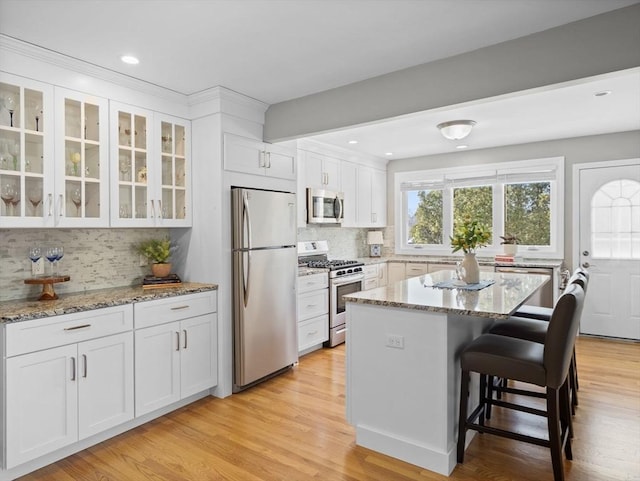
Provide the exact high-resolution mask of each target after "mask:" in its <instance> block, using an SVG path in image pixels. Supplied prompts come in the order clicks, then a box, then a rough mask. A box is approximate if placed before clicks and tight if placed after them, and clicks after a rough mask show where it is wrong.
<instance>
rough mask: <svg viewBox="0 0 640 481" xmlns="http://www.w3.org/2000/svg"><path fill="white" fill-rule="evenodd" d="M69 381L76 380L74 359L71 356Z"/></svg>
mask: <svg viewBox="0 0 640 481" xmlns="http://www.w3.org/2000/svg"><path fill="white" fill-rule="evenodd" d="M71 380H72V381H75V380H76V358H75V357H73V356H71Z"/></svg>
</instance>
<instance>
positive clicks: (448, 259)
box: [357, 256, 562, 269]
mask: <svg viewBox="0 0 640 481" xmlns="http://www.w3.org/2000/svg"><path fill="white" fill-rule="evenodd" d="M357 260H359V261H361V262H363V263H364V264H365V265H369V264H380V263H385V262H411V263H416V264H451V265H453V264H455V263H456V262H459V261H461V260H462V256H443V257H438V256H390V257H362V258H359V259H357ZM478 264H480V265H482V266H496V267H546V268H549V269H552V268H556V267H560V266H561V265H562V260H560V259H527V258H524V259H522V260H517V261H515V262H496V261H495V260H494V259H493V258H491V257H485V258H482V257H478Z"/></svg>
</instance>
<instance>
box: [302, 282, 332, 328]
mask: <svg viewBox="0 0 640 481" xmlns="http://www.w3.org/2000/svg"><path fill="white" fill-rule="evenodd" d="M328 312H329V290H328V289H322V290H319V291H313V292H308V293H306V294H301V295H299V296H298V321H304V320H306V319H311V318H312V317H316V316H320V315H322V314H327V313H328Z"/></svg>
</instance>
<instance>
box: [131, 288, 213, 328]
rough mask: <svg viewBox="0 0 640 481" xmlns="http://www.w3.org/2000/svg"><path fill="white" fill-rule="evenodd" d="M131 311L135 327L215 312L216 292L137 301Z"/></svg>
mask: <svg viewBox="0 0 640 481" xmlns="http://www.w3.org/2000/svg"><path fill="white" fill-rule="evenodd" d="M133 312H134V314H135V327H136V329H140V328H142V327H149V326H157V325H159V324H164V323H166V322H172V321H178V320H180V319H187V318H189V317H196V316H201V315H203V314H209V313H211V312H216V292H215V291H208V292H199V293H197V294H185V295H184V296H176V297H169V298H166V299H157V300H154V301H145V302H137V303H135V304H134V306H133Z"/></svg>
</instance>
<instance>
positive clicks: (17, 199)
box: [9, 189, 20, 215]
mask: <svg viewBox="0 0 640 481" xmlns="http://www.w3.org/2000/svg"><path fill="white" fill-rule="evenodd" d="M9 202H11V215H15V212H16V207H17V206H18V204H19V203H20V190H19V189H15V190H14V194H13V199H11V200H10V201H9ZM18 215H20V214H19V213H18Z"/></svg>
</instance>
